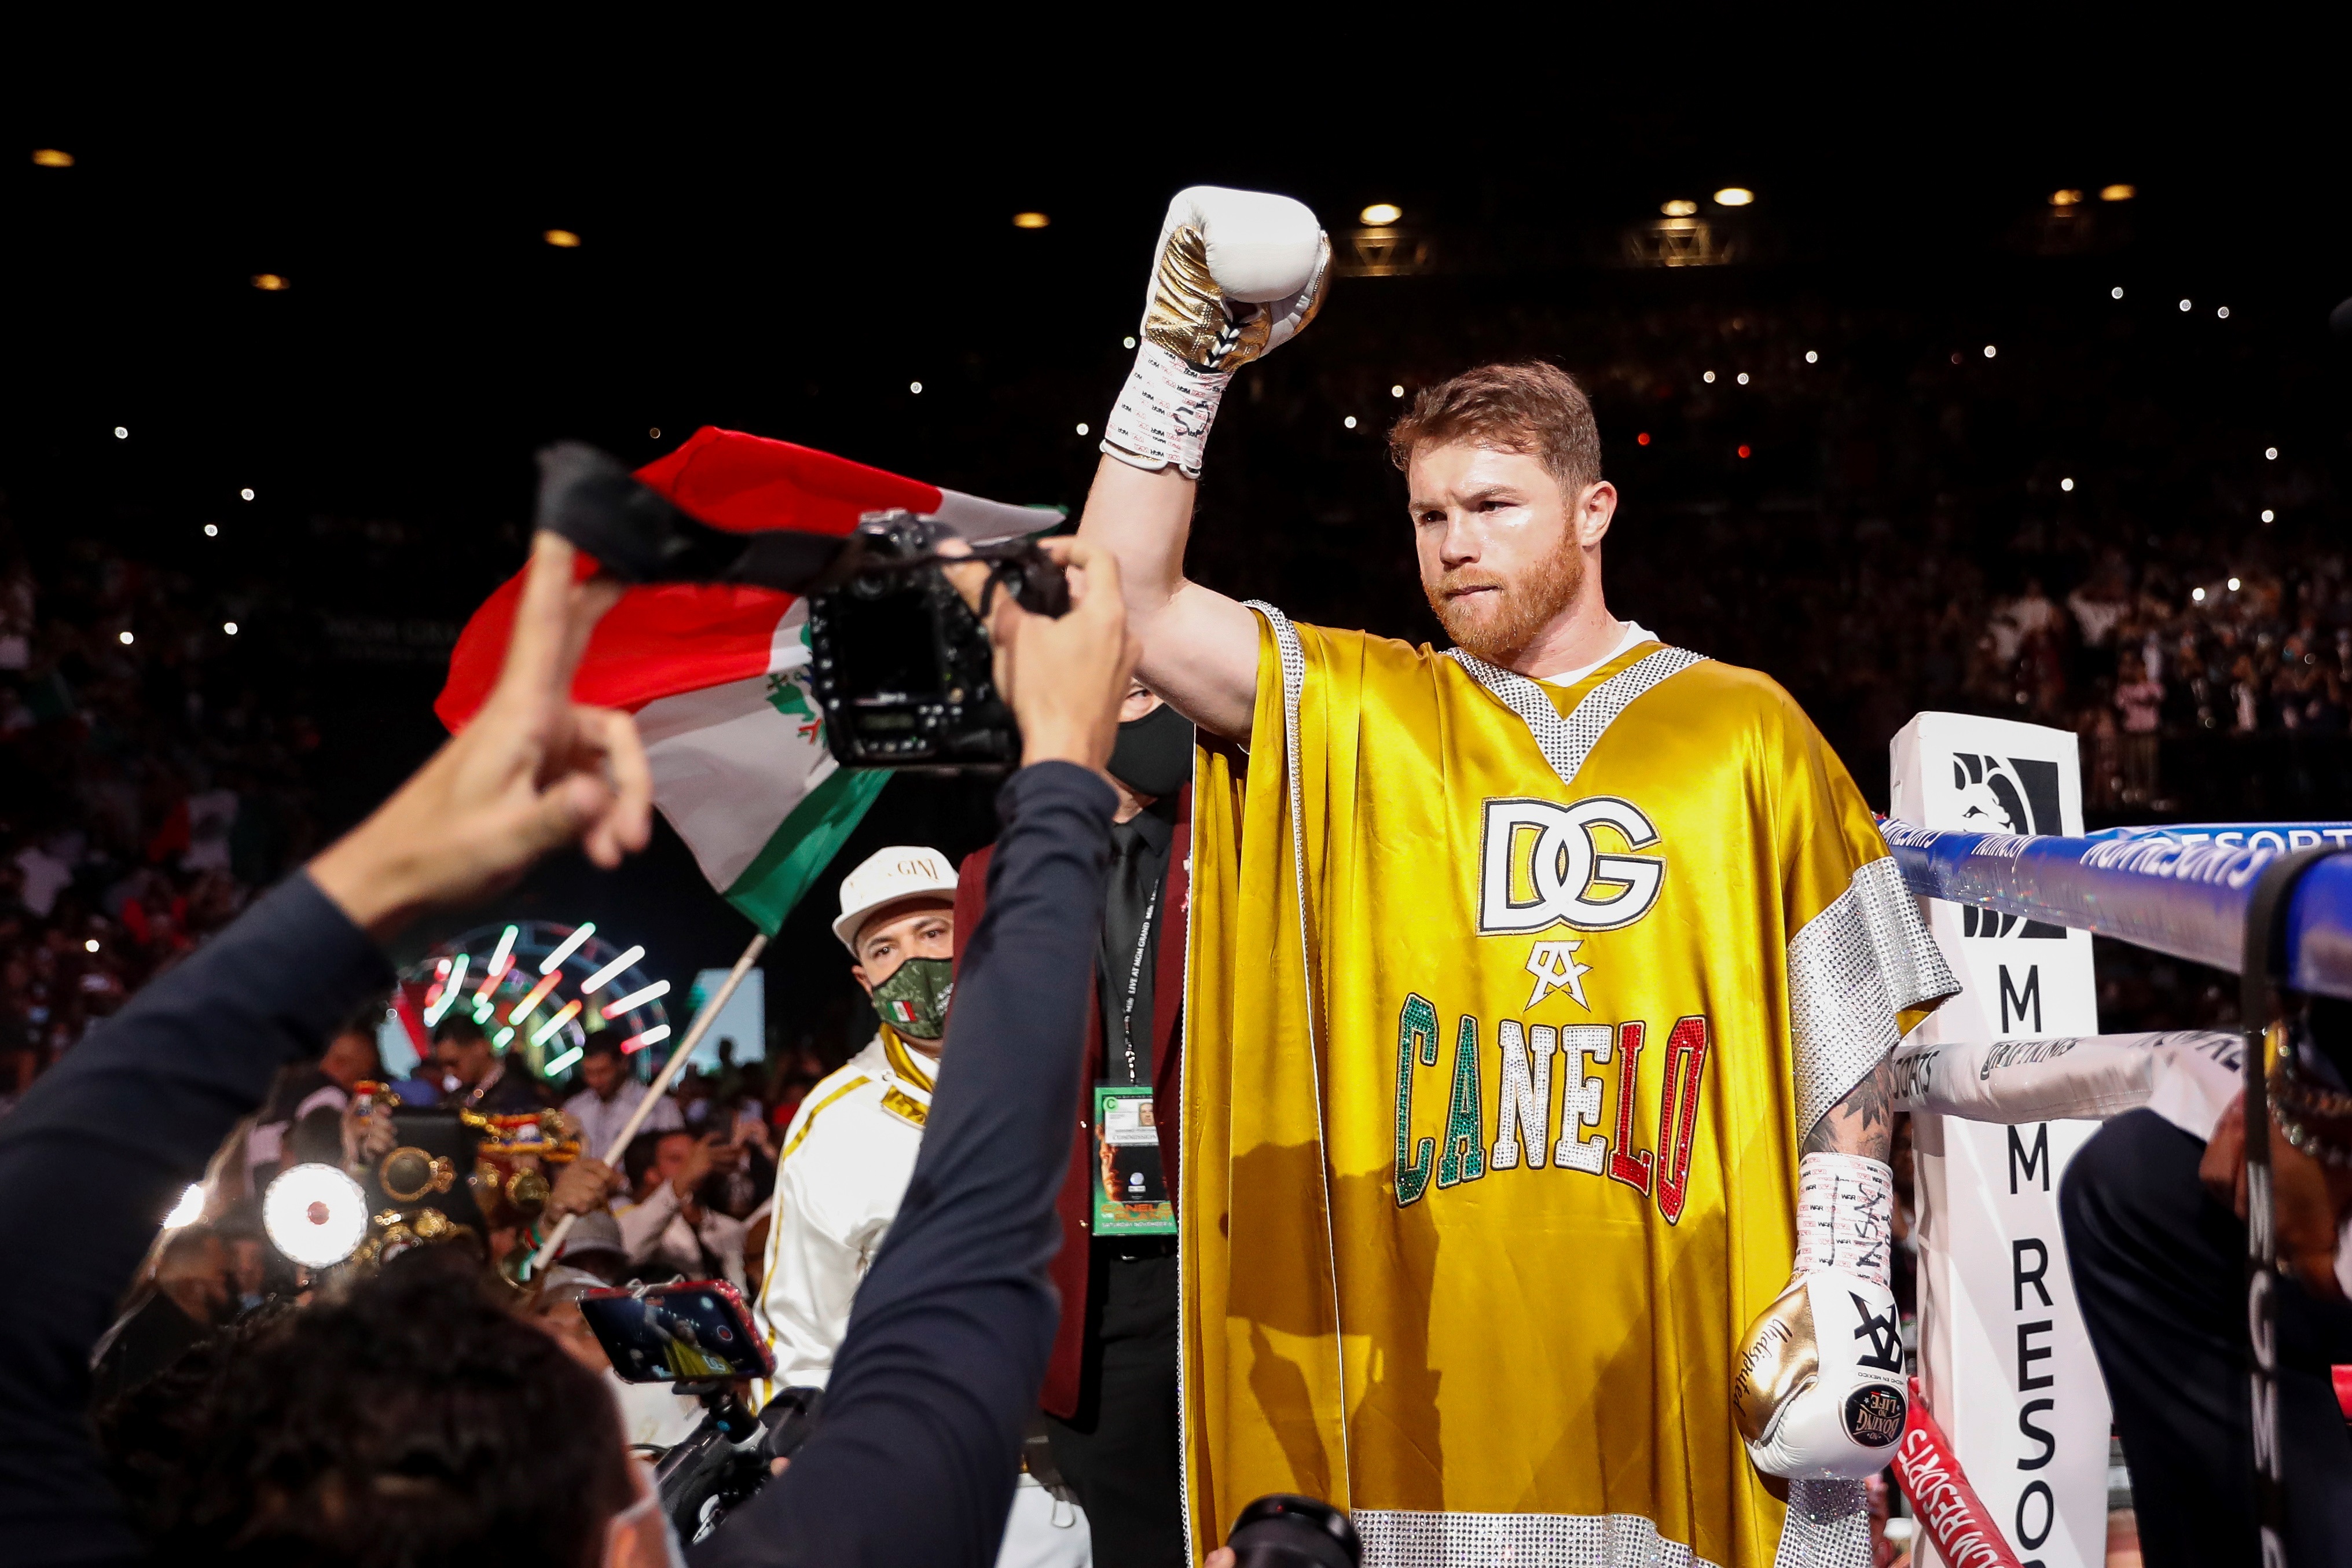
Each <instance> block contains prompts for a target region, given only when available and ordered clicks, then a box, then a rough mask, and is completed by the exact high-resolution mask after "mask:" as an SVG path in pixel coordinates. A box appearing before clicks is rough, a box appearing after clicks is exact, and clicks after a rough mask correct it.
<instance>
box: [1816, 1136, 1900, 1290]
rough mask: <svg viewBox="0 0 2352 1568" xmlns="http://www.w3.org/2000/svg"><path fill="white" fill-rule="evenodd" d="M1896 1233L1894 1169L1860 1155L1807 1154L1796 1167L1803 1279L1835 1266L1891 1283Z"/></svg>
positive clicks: (1872, 1281) (1870, 1278)
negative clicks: (1890, 1260)
mask: <svg viewBox="0 0 2352 1568" xmlns="http://www.w3.org/2000/svg"><path fill="white" fill-rule="evenodd" d="M1894 1234H1895V1172H1894V1170H1893V1169H1892V1168H1891V1167H1889V1166H1887V1165H1886V1164H1885V1162H1884V1161H1882V1160H1874V1159H1870V1158H1867V1157H1865V1156H1864V1155H1831V1154H1813V1155H1806V1156H1805V1157H1804V1158H1803V1159H1802V1160H1801V1161H1800V1162H1799V1163H1798V1166H1797V1267H1796V1273H1797V1274H1798V1276H1799V1277H1800V1278H1801V1277H1803V1276H1804V1275H1807V1274H1818V1273H1821V1272H1822V1271H1823V1270H1839V1271H1841V1272H1843V1273H1848V1274H1853V1275H1858V1276H1860V1277H1861V1278H1863V1279H1864V1280H1868V1281H1870V1282H1871V1283H1873V1284H1874V1285H1880V1286H1884V1285H1885V1284H1886V1282H1887V1271H1888V1263H1887V1254H1888V1248H1889V1245H1890V1243H1891V1242H1892V1241H1893V1239H1894Z"/></svg>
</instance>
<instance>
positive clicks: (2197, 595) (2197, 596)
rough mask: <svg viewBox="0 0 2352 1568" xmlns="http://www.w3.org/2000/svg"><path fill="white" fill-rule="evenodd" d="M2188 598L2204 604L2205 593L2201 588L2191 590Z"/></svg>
mask: <svg viewBox="0 0 2352 1568" xmlns="http://www.w3.org/2000/svg"><path fill="white" fill-rule="evenodd" d="M2189 598H2191V599H2193V600H2195V601H2197V602H2198V603H2200V604H2202V603H2204V602H2205V591H2204V590H2203V589H2201V588H2192V589H2190V590H2189Z"/></svg>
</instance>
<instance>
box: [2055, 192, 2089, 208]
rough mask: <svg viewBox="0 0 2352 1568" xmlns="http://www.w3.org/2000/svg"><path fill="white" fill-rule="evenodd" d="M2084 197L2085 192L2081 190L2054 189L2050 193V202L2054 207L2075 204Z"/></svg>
mask: <svg viewBox="0 0 2352 1568" xmlns="http://www.w3.org/2000/svg"><path fill="white" fill-rule="evenodd" d="M2082 199H2083V193H2082V192H2080V191H2053V192H2051V193H2050V204H2051V205H2052V206H2053V207H2071V206H2074V205H2076V204H2079V203H2080V202H2081V201H2082Z"/></svg>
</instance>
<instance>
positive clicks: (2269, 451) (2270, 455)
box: [2263, 446, 2278, 463]
mask: <svg viewBox="0 0 2352 1568" xmlns="http://www.w3.org/2000/svg"><path fill="white" fill-rule="evenodd" d="M2263 461H2264V462H2266V463H2275V462H2277V461H2278V448H2277V447H2275V446H2265V447H2263Z"/></svg>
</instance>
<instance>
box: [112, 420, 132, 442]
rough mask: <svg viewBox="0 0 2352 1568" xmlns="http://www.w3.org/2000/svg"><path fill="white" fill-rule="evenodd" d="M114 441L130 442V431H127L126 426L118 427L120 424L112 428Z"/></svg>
mask: <svg viewBox="0 0 2352 1568" xmlns="http://www.w3.org/2000/svg"><path fill="white" fill-rule="evenodd" d="M114 439H115V440H117V441H128V440H130V439H131V431H130V429H129V428H128V427H127V426H124V425H120V424H118V425H116V426H115V427H114Z"/></svg>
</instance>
